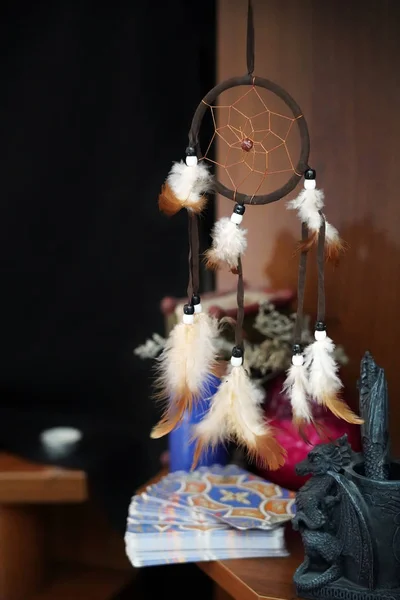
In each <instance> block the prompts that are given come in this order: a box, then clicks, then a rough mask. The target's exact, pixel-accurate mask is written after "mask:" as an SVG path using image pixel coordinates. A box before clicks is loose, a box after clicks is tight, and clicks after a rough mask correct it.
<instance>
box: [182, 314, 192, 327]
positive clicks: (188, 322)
mask: <svg viewBox="0 0 400 600" xmlns="http://www.w3.org/2000/svg"><path fill="white" fill-rule="evenodd" d="M183 322H184V323H185V325H193V323H194V315H185V314H184V315H183Z"/></svg>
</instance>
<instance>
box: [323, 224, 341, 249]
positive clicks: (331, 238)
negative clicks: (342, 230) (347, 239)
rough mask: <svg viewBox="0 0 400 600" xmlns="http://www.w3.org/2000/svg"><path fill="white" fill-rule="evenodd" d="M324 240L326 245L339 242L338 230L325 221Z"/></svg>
mask: <svg viewBox="0 0 400 600" xmlns="http://www.w3.org/2000/svg"><path fill="white" fill-rule="evenodd" d="M325 240H326V242H327V244H335V243H338V242H339V241H340V237H339V232H338V230H337V229H336V227H334V226H333V225H331V224H330V223H328V221H327V220H325Z"/></svg>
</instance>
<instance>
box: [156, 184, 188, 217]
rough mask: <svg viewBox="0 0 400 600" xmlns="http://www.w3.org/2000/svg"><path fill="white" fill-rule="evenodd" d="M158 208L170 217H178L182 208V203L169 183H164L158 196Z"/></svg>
mask: <svg viewBox="0 0 400 600" xmlns="http://www.w3.org/2000/svg"><path fill="white" fill-rule="evenodd" d="M158 208H159V209H160V210H161V212H163V213H164V214H166V215H167V216H168V217H172V216H173V215H176V213H178V212H179V211H180V210H181V208H183V204H182V202H181V201H180V200H179V199H178V198H177V197H176V196H175V194H174V192H173V191H172V190H171V188H170V186H169V185H168V183H164V185H163V186H162V188H161V193H160V195H159V196H158Z"/></svg>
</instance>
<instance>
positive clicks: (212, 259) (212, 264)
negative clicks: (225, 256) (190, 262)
mask: <svg viewBox="0 0 400 600" xmlns="http://www.w3.org/2000/svg"><path fill="white" fill-rule="evenodd" d="M204 263H205V266H206V269H209V270H210V271H218V269H220V268H221V261H220V260H219V259H218V258H217V257H216V256H215V250H214V248H209V249H208V250H206V251H205V252H204Z"/></svg>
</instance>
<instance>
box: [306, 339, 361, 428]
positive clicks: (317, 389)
mask: <svg viewBox="0 0 400 600" xmlns="http://www.w3.org/2000/svg"><path fill="white" fill-rule="evenodd" d="M334 350H335V345H334V343H333V341H332V340H331V339H330V338H329V337H326V338H325V339H321V340H316V341H315V342H313V343H312V344H310V345H309V346H308V347H307V348H306V350H305V363H304V364H305V366H306V368H307V369H308V390H309V394H310V396H311V397H312V398H314V399H315V400H316V402H318V404H321V405H323V406H326V408H328V409H329V410H330V411H331V412H332V413H333V414H334V415H335V416H336V417H338V418H340V419H344V420H345V421H347V422H348V423H356V424H359V423H362V422H363V421H362V419H360V417H358V416H357V415H356V414H355V413H354V412H353V411H352V410H351V409H350V408H349V406H347V404H346V403H345V402H344V401H343V400H342V399H341V398H340V396H339V394H340V391H341V388H342V387H343V384H342V382H341V381H340V378H339V376H338V369H339V367H338V365H337V363H336V362H335V359H334Z"/></svg>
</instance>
